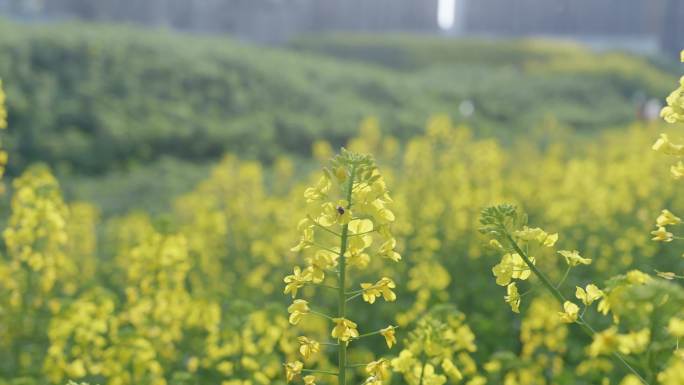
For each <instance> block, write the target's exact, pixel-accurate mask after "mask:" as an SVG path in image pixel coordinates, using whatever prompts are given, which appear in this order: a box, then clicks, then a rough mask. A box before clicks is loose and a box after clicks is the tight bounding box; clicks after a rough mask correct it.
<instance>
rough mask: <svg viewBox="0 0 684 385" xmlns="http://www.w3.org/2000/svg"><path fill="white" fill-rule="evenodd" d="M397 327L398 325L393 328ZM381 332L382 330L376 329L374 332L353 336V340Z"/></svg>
mask: <svg viewBox="0 0 684 385" xmlns="http://www.w3.org/2000/svg"><path fill="white" fill-rule="evenodd" d="M396 328H397V327H396V326H393V327H392V329H396ZM380 333H382V330H376V331H374V332H370V333H366V334H361V335H360V336H358V337H354V338H352V340H358V339H360V338H364V337H370V336H374V335H376V334H380Z"/></svg>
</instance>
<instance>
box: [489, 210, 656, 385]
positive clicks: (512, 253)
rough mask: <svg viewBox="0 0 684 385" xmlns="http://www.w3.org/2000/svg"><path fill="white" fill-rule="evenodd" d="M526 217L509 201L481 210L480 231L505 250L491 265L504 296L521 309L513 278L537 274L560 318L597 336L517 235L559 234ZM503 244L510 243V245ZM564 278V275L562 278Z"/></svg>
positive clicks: (551, 238) (546, 241) (544, 241)
mask: <svg viewBox="0 0 684 385" xmlns="http://www.w3.org/2000/svg"><path fill="white" fill-rule="evenodd" d="M526 221H527V217H526V216H525V215H519V214H518V212H517V210H516V208H515V207H514V206H512V205H507V204H504V205H499V206H492V207H487V208H485V209H484V210H482V213H481V216H480V223H481V224H482V227H481V228H480V232H482V233H483V234H487V235H489V236H491V237H492V241H491V242H490V244H492V245H493V246H495V247H496V248H498V249H500V250H502V251H505V252H506V254H505V255H504V257H503V258H502V261H501V263H499V264H498V265H496V266H495V267H494V268H493V269H492V272H493V273H494V275H495V276H496V277H497V284H500V285H507V289H508V296H506V297H505V299H506V301H507V302H509V304H510V305H511V308H512V309H513V311H514V312H516V313H517V312H519V306H520V295H519V294H518V291H517V286H516V283H515V282H512V281H513V280H514V279H519V280H526V279H527V278H528V277H529V276H530V274H534V276H535V277H537V279H539V281H540V282H541V283H542V286H543V287H544V288H545V289H546V290H547V291H548V292H549V293H550V294H551V295H552V296H553V297H554V298H555V299H556V300H558V302H559V303H560V304H562V305H563V312H560V313H559V314H560V317H561V320H562V321H563V322H565V323H576V324H578V325H579V326H580V328H581V329H582V330H583V331H584V332H585V333H586V334H587V335H589V336H590V337H592V338H595V337H596V334H597V333H596V330H595V329H594V328H593V327H592V326H591V325H590V324H589V323H587V322H586V321H585V319H584V317H583V314H580V313H579V307H578V306H577V305H575V304H574V303H573V302H571V301H569V300H568V299H567V298H566V297H565V296H564V295H563V293H562V292H561V291H560V289H559V287H560V285H554V284H553V283H552V282H551V280H550V279H549V278H548V277H547V276H546V274H544V273H543V272H542V271H541V270H540V269H539V268H538V267H537V266H536V263H535V260H534V258H532V257H530V256H529V254H528V253H527V252H525V251H524V250H523V248H522V247H520V245H519V244H518V242H517V241H516V238H517V239H520V240H522V241H525V242H528V243H529V242H535V243H537V244H539V245H540V246H543V247H553V246H554V244H555V243H556V241H557V240H558V234H548V233H546V232H545V231H543V230H542V229H540V228H530V227H527V226H526V225H525V223H526ZM504 245H508V247H506V246H504ZM559 254H561V255H562V256H563V257H564V258H565V260H566V262H567V264H568V266H569V267H573V266H577V265H580V264H585V265H587V264H590V263H591V259H588V258H582V257H581V256H580V255H579V252H577V251H567V250H561V251H559ZM564 280H565V277H564V278H563V280H562V281H564ZM562 281H561V283H562ZM590 286H591V285H590ZM511 289H513V290H511ZM596 291H597V294H596V298H595V299H598V298H600V297H601V296H603V293H602V292H601V291H600V290H598V289H596ZM582 293H583V294H584V295H583V296H582V295H579V296H578V298H580V297H583V298H584V300H585V301H586V300H587V298H586V296H587V294H586V292H584V291H582ZM592 302H593V300H592ZM586 304H587V303H586V302H585V305H586ZM589 304H591V302H589ZM612 355H613V357H615V359H616V360H617V361H619V362H620V363H621V364H622V365H624V367H625V368H626V369H627V370H628V371H629V372H631V373H632V374H633V375H634V376H636V377H637V378H638V379H639V381H641V383H643V384H644V385H649V383H648V381H646V380H645V379H644V378H643V377H642V376H641V375H640V374H639V372H638V371H637V370H636V369H634V367H633V366H632V365H631V364H630V363H628V362H627V359H626V358H625V357H623V356H622V354H620V353H619V352H617V351H615V352H613V353H612Z"/></svg>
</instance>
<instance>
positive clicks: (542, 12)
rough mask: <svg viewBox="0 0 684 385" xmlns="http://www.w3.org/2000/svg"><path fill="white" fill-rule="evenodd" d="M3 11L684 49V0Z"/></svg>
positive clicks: (313, 2) (323, 1)
mask: <svg viewBox="0 0 684 385" xmlns="http://www.w3.org/2000/svg"><path fill="white" fill-rule="evenodd" d="M445 11H446V12H448V13H450V14H449V15H444V12H445ZM0 13H2V14H5V15H9V16H10V17H12V18H17V19H23V20H30V21H33V20H51V19H70V18H77V19H84V20H93V21H108V22H134V23H140V24H144V25H150V26H163V27H169V28H174V29H181V30H189V31H197V32H211V33H229V34H232V35H234V36H237V37H239V38H242V39H247V40H254V41H261V42H269V43H278V42H282V41H285V40H287V39H290V38H292V37H293V36H297V35H300V34H306V33H315V32H329V31H353V32H386V31H406V32H419V33H430V34H437V33H440V34H448V35H460V34H480V35H481V34H484V35H489V36H528V35H553V36H565V37H571V38H577V39H582V40H585V41H589V42H590V43H591V42H594V43H596V44H600V42H601V41H605V40H606V39H609V40H610V41H611V44H610V45H611V46H615V44H614V43H615V42H616V41H623V42H624V45H625V47H624V48H627V49H636V50H648V49H649V47H660V48H662V49H663V50H665V51H666V52H670V53H672V54H674V53H676V52H678V51H679V50H680V49H681V48H682V46H684V23H682V22H681V21H682V20H684V0H98V1H93V0H0ZM438 15H439V16H440V18H438ZM445 16H446V17H445ZM438 19H439V21H440V22H438ZM444 20H446V21H447V24H446V25H445V24H444V22H443V21H444Z"/></svg>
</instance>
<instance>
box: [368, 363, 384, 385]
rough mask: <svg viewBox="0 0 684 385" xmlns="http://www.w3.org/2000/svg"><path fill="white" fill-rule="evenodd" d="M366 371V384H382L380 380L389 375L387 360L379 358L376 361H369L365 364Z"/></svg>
mask: <svg viewBox="0 0 684 385" xmlns="http://www.w3.org/2000/svg"><path fill="white" fill-rule="evenodd" d="M366 373H368V376H369V377H368V380H366V383H367V384H375V385H379V384H382V381H384V380H386V379H387V378H388V377H389V361H387V360H386V359H384V358H381V359H379V360H377V361H372V362H369V363H368V364H367V365H366Z"/></svg>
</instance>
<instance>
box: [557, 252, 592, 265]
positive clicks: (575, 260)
mask: <svg viewBox="0 0 684 385" xmlns="http://www.w3.org/2000/svg"><path fill="white" fill-rule="evenodd" d="M558 254H560V255H562V256H563V257H564V258H565V262H566V263H567V264H568V266H577V265H590V264H591V258H583V257H582V256H581V255H580V253H579V251H577V250H573V251H569V250H560V251H559V252H558Z"/></svg>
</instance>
